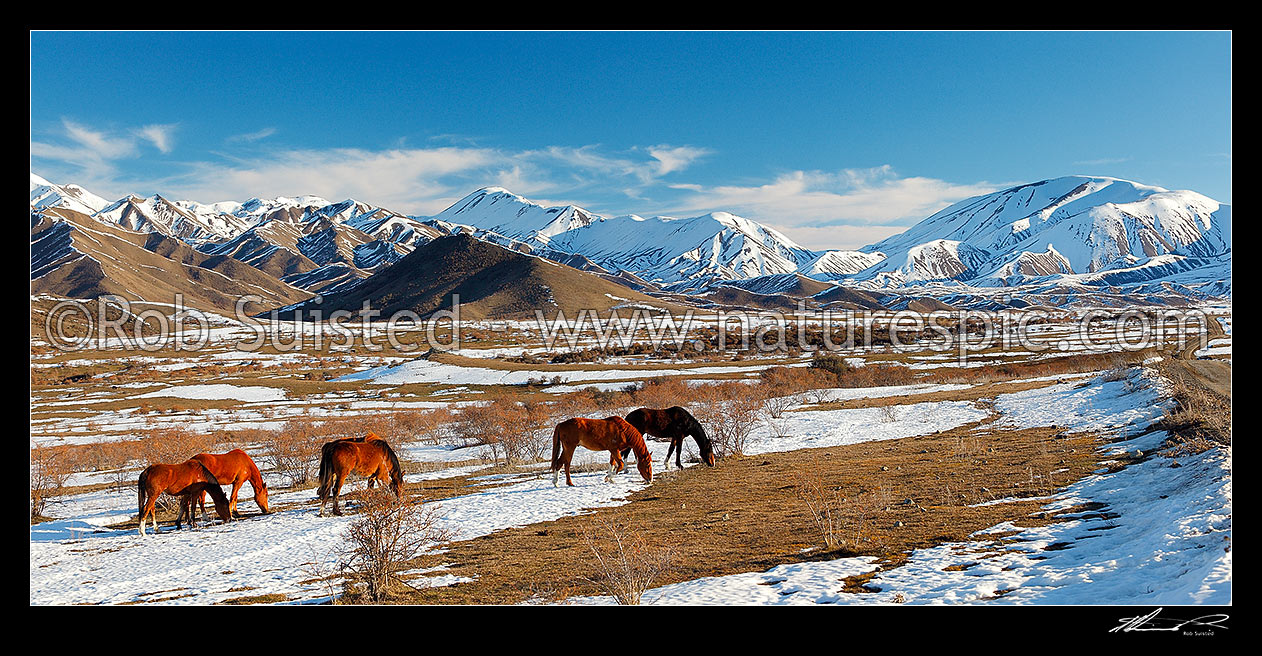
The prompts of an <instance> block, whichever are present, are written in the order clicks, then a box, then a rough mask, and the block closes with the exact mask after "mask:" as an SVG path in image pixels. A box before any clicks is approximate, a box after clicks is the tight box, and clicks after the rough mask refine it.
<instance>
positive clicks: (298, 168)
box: [168, 148, 501, 213]
mask: <svg viewBox="0 0 1262 656" xmlns="http://www.w3.org/2000/svg"><path fill="white" fill-rule="evenodd" d="M500 160H501V157H500V155H499V154H498V153H496V152H495V151H493V150H489V149H469V148H431V149H392V150H384V151H370V150H363V149H357V148H339V149H333V150H290V151H283V152H279V153H275V154H273V155H271V156H269V157H267V158H264V159H260V160H255V161H254V162H253V163H249V164H244V163H231V164H221V163H205V162H203V163H199V164H196V165H195V166H194V167H193V171H192V172H191V173H190V174H188V175H184V176H180V178H179V179H175V180H172V181H171V183H170V188H171V191H170V192H168V193H171V194H174V195H176V196H177V197H180V198H196V199H216V200H218V199H224V198H233V199H238V200H240V199H244V198H249V197H250V196H262V197H269V196H293V195H300V194H315V195H319V196H323V197H325V198H329V199H330V200H340V199H342V198H357V199H360V200H363V201H365V202H369V203H372V204H374V205H382V206H385V207H389V208H391V209H395V210H397V211H402V212H411V213H432V212H436V211H438V210H441V209H443V208H445V207H446V205H443V206H442V207H438V206H437V203H439V202H445V200H444V199H449V198H451V197H452V195H453V192H455V193H457V194H459V195H457V196H456V198H459V196H460V195H463V194H460V193H459V191H460V190H455V189H453V188H452V187H451V186H450V185H449V184H446V183H445V182H444V181H443V179H444V178H446V177H448V176H451V175H455V174H460V173H465V172H470V171H475V170H485V169H486V167H489V166H492V165H494V164H495V163H497V162H499V161H500ZM463 191H464V192H465V193H467V191H469V190H463Z"/></svg>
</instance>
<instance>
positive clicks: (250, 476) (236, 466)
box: [193, 449, 270, 517]
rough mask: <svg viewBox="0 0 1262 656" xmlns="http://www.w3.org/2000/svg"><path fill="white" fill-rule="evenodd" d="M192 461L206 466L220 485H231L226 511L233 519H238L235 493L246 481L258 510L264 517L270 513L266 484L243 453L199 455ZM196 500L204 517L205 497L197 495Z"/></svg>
mask: <svg viewBox="0 0 1262 656" xmlns="http://www.w3.org/2000/svg"><path fill="white" fill-rule="evenodd" d="M193 460H196V461H198V462H200V463H202V464H203V465H206V469H209V470H210V473H212V474H214V475H215V478H217V479H219V483H220V484H221V485H228V484H231V485H232V499H231V501H229V503H228V510H229V511H230V512H231V513H232V516H233V517H240V515H238V514H237V493H238V492H240V491H241V486H242V485H245V482H246V481H249V482H250V487H251V488H252V489H253V490H254V503H257V504H258V506H259V510H262V511H263V514H264V515H266V514H268V513H269V512H270V511H269V510H268V509H267V483H265V482H264V481H263V475H262V474H260V473H259V468H258V466H257V465H255V464H254V461H253V460H251V459H250V456H248V455H246V453H245V451H242V450H241V449H233V450H231V451H229V452H227V453H199V454H197V455H195V456H193ZM197 500H198V501H199V502H200V503H201V507H202V517H205V516H206V495H205V494H204V493H203V494H201V495H199V496H198V497H197Z"/></svg>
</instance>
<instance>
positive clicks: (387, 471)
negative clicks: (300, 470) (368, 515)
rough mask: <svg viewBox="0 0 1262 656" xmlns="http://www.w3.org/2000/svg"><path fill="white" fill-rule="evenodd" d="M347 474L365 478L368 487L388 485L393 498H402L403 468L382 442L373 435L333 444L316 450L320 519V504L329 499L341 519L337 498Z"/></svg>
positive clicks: (322, 505) (337, 441)
mask: <svg viewBox="0 0 1262 656" xmlns="http://www.w3.org/2000/svg"><path fill="white" fill-rule="evenodd" d="M350 474H360V475H361V476H367V477H368V487H369V488H371V487H372V486H373V483H374V482H375V481H380V482H381V484H382V485H386V484H387V483H389V485H390V490H391V491H392V492H394V496H396V497H402V496H403V468H402V467H401V466H399V459H398V457H396V456H395V455H394V450H393V449H391V448H390V445H389V444H387V443H386V441H385V440H383V439H381V438H380V437H377V435H376V434H374V433H368V434H367V435H365V436H363V437H351V438H346V439H342V440H334V441H332V442H327V443H325V445H324V446H322V447H320V489H319V490H318V491H317V494H319V495H320V512H319V514H320V516H321V517H323V516H324V503H325V501H326V500H328V498H329V497H330V496H332V497H333V514H334V515H341V514H342V509H341V508H340V507H339V506H338V503H337V497H338V495H339V494H341V492H342V483H343V482H344V481H345V480H346V477H347V476H349V475H350Z"/></svg>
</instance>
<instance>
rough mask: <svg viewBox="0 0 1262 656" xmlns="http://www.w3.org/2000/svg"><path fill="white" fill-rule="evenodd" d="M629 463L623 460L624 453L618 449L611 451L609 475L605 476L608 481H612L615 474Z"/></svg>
mask: <svg viewBox="0 0 1262 656" xmlns="http://www.w3.org/2000/svg"><path fill="white" fill-rule="evenodd" d="M626 466H627V463H625V462H623V461H622V454H620V453H618V450H617V449H614V450H612V451H610V452H609V475H608V476H606V477H605V482H606V483H612V482H613V477H614V474H617V473H619V472H621V471H622V470H624V469H626Z"/></svg>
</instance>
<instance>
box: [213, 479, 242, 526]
mask: <svg viewBox="0 0 1262 656" xmlns="http://www.w3.org/2000/svg"><path fill="white" fill-rule="evenodd" d="M242 485H245V479H244V478H240V477H238V478H237V480H235V481H233V482H232V499H231V500H229V502H228V516H229V517H240V515H238V514H237V493H238V492H240V491H241V486H242ZM205 512H206V497H202V513H203V514H205Z"/></svg>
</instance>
